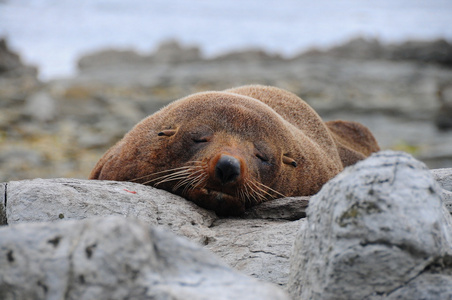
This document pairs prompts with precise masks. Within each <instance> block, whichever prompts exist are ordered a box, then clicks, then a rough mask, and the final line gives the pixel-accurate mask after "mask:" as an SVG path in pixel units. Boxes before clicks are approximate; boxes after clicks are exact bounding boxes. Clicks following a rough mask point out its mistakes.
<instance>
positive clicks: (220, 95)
mask: <svg viewBox="0 0 452 300" xmlns="http://www.w3.org/2000/svg"><path fill="white" fill-rule="evenodd" d="M378 150H379V148H378V145H377V143H376V141H375V139H374V137H373V136H372V134H371V133H370V131H369V130H368V129H367V128H366V127H364V126H363V125H360V124H358V123H354V122H346V121H332V122H326V123H324V122H323V121H322V120H321V118H320V117H319V116H318V114H317V113H316V112H315V111H314V110H313V109H312V108H311V107H310V106H309V105H308V104H307V103H305V102H304V101H303V100H301V99H300V98H299V97H297V96H296V95H294V94H292V93H290V92H287V91H284V90H281V89H278V88H275V87H266V86H244V87H239V88H235V89H230V90H226V91H223V92H204V93H197V94H193V95H190V96H188V97H185V98H182V99H180V100H178V101H175V102H173V103H172V104H170V105H168V106H166V107H164V108H163V109H161V110H160V111H158V112H157V113H155V114H153V115H151V116H149V117H147V118H146V119H144V120H143V121H141V122H140V123H138V124H137V125H136V126H135V127H134V128H133V129H132V130H131V131H130V132H129V133H127V134H126V135H125V136H124V138H123V139H122V140H120V141H119V142H118V143H117V144H116V145H115V146H113V147H112V148H110V149H109V150H108V151H107V152H106V153H105V154H104V156H103V157H102V158H101V159H100V161H99V162H98V163H97V165H96V166H95V168H94V169H93V171H92V173H91V175H90V178H91V179H106V180H125V181H134V182H140V183H143V184H150V185H154V186H157V187H161V188H163V189H166V190H169V191H172V192H174V193H176V194H179V195H182V196H184V197H186V198H187V199H189V200H192V201H194V202H195V203H197V204H198V205H200V206H202V207H205V208H207V209H213V210H215V211H216V212H217V213H218V214H221V215H238V214H241V213H243V211H244V210H245V208H246V207H249V206H251V205H254V204H257V203H259V202H262V201H265V200H268V199H272V198H279V197H282V196H296V195H312V194H315V193H316V192H317V191H319V189H320V188H321V187H322V185H323V184H324V183H326V182H327V181H328V180H329V179H331V178H332V177H333V176H335V175H336V174H337V173H339V172H340V171H341V170H342V169H343V167H344V166H347V165H350V164H353V163H355V162H356V161H358V160H360V159H363V158H365V157H366V156H368V155H369V154H370V153H371V152H374V151H378Z"/></svg>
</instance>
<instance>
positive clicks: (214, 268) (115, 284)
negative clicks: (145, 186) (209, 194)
mask: <svg viewBox="0 0 452 300" xmlns="http://www.w3.org/2000/svg"><path fill="white" fill-rule="evenodd" d="M0 236H1V237H2V238H1V239H0V266H1V269H2V272H1V274H0V298H1V299H5V300H7V299H162V300H164V299H214V298H215V299H272V300H273V299H289V298H288V297H287V296H286V295H285V294H284V292H283V291H282V290H279V289H278V288H277V287H276V286H273V285H271V284H269V283H264V282H259V281H257V280H255V279H252V278H250V277H247V276H244V275H242V274H239V273H238V272H236V271H233V270H232V269H231V268H229V267H227V266H226V265H225V264H224V263H223V262H221V261H220V260H219V259H218V258H217V257H215V256H214V255H213V254H211V253H209V252H208V251H207V250H204V249H202V248H201V247H200V246H198V245H195V244H193V243H191V242H189V241H187V240H185V239H182V238H180V237H177V236H176V235H174V234H172V233H170V232H168V231H165V230H162V229H159V228H155V227H150V226H149V225H148V224H146V223H141V222H137V221H133V220H131V219H125V218H122V217H107V218H92V219H89V220H83V221H66V222H59V223H58V224H56V223H39V224H38V223H28V224H19V225H13V226H8V227H3V228H0Z"/></svg>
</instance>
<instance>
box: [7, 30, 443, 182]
mask: <svg viewBox="0 0 452 300" xmlns="http://www.w3.org/2000/svg"><path fill="white" fill-rule="evenodd" d="M78 65H79V73H78V74H77V75H76V76H74V77H73V78H64V79H57V80H52V81H49V82H41V81H39V80H38V77H37V70H36V68H33V67H29V66H24V65H23V64H22V63H21V61H20V57H18V56H17V55H16V54H14V53H12V52H11V51H10V50H9V49H8V47H7V44H6V42H5V41H4V40H3V41H2V42H1V45H0V100H1V101H0V109H1V114H0V181H10V180H20V179H29V178H37V177H42V178H54V177H72V178H86V177H87V176H88V174H89V171H90V170H91V168H92V167H93V165H94V164H95V163H96V161H97V160H98V159H99V158H100V156H101V155H102V154H103V152H104V151H105V150H106V149H107V148H109V147H110V146H111V145H112V144H114V143H115V142H116V141H117V140H118V139H119V138H120V137H122V135H123V134H124V133H125V132H127V131H128V130H130V129H131V128H132V126H133V125H135V124H136V123H137V122H138V121H140V120H141V119H142V118H144V117H145V116H147V115H149V114H151V113H153V112H155V111H156V110H158V109H159V108H160V107H162V106H163V105H165V104H167V103H169V102H170V101H173V100H175V99H178V98H180V97H183V96H186V95H188V94H191V93H194V92H199V91H205V90H221V89H226V88H230V87H233V86H238V85H244V84H254V83H258V84H267V85H274V86H278V87H280V88H284V89H287V90H290V91H292V92H294V93H296V94H297V95H299V96H301V97H302V98H303V99H304V100H305V101H307V102H308V103H309V104H310V105H311V106H313V107H314V108H315V109H316V110H317V111H318V112H319V114H320V115H321V116H322V117H323V118H324V119H325V120H330V119H338V118H340V119H348V120H356V121H359V122H362V123H363V124H365V125H366V126H368V127H369V128H370V129H371V130H372V131H373V132H374V133H375V135H376V137H377V140H378V141H379V143H380V145H381V146H382V148H383V149H396V150H403V151H406V152H410V153H411V154H413V155H414V156H415V157H416V158H418V159H420V160H422V161H424V162H425V163H426V164H427V165H428V166H429V167H430V168H442V167H452V131H450V130H449V128H450V127H452V124H451V123H452V67H451V66H452V45H450V44H449V43H447V42H446V41H441V40H440V41H432V42H407V43H403V44H399V45H382V44H381V43H379V42H378V41H376V40H364V39H355V40H352V41H350V42H349V43H347V44H344V45H341V46H338V47H335V48H333V49H330V50H327V51H316V50H313V51H309V52H306V53H302V54H300V55H297V56H295V57H292V58H284V57H281V56H279V55H271V54H268V53H265V52H264V51H261V50H249V51H246V50H244V51H237V52H234V53H228V54H225V55H223V56H220V57H215V58H204V57H203V55H202V52H201V50H200V49H199V48H197V47H182V46H181V45H179V44H178V43H177V42H175V41H170V42H167V43H164V44H162V45H161V46H160V47H159V48H158V49H157V50H156V51H155V52H154V53H150V54H140V53H137V52H135V51H133V50H106V51H100V52H98V53H92V54H87V55H85V56H84V57H82V58H80V60H79V62H78Z"/></svg>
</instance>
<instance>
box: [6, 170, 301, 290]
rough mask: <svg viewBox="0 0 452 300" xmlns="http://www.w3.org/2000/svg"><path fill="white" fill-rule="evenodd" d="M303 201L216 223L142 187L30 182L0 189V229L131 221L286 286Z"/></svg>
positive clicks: (211, 216) (273, 203) (77, 181)
mask: <svg viewBox="0 0 452 300" xmlns="http://www.w3.org/2000/svg"><path fill="white" fill-rule="evenodd" d="M308 199H309V198H308V197H293V198H285V199H277V200H274V201H269V202H266V203H263V204H262V205H260V206H257V207H254V208H252V209H250V210H249V211H248V212H247V214H246V215H245V216H244V218H243V219H220V218H218V217H217V216H216V215H215V213H213V212H211V211H208V210H205V209H203V208H201V207H198V206H197V205H195V204H194V203H192V202H190V201H187V200H185V199H184V198H181V197H179V196H177V195H174V194H171V193H169V192H166V191H164V190H160V189H156V188H153V187H149V186H144V185H141V184H136V183H131V182H115V181H98V180H80V179H34V180H23V181H11V182H8V183H3V184H0V224H6V223H7V224H9V225H13V224H19V223H28V222H48V221H60V220H81V219H86V218H90V217H108V216H125V217H131V218H136V219H138V220H141V221H143V222H146V223H148V224H152V225H158V226H160V227H164V228H167V229H169V230H171V231H173V232H174V233H176V234H178V235H181V236H185V237H188V238H189V239H191V240H193V241H195V242H197V243H198V244H200V245H203V246H205V247H206V248H207V249H209V250H211V251H212V252H214V253H216V254H217V255H219V256H220V257H221V258H222V259H223V260H224V261H226V262H227V263H228V264H229V265H230V266H232V267H234V268H235V269H237V270H239V271H242V272H244V273H245V274H247V275H252V276H254V277H257V278H259V279H262V280H266V281H269V282H273V283H276V284H279V285H285V284H286V283H287V279H288V275H289V256H290V251H291V248H292V244H293V241H294V238H295V234H296V231H297V229H298V226H299V225H298V223H297V222H291V221H293V220H297V219H299V218H301V217H303V216H304V215H305V209H306V207H307V204H308ZM4 203H5V204H6V208H5V207H4V208H3V209H2V206H3V204H4ZM2 211H3V214H2ZM2 215H3V222H1V221H2ZM299 222H303V220H300V221H299Z"/></svg>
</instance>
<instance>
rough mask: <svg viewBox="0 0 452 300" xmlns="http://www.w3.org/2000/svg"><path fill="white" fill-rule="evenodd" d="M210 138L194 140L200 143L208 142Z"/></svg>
mask: <svg viewBox="0 0 452 300" xmlns="http://www.w3.org/2000/svg"><path fill="white" fill-rule="evenodd" d="M208 141H209V140H208V139H207V138H200V139H193V142H195V143H197V144H199V143H207V142H208Z"/></svg>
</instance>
